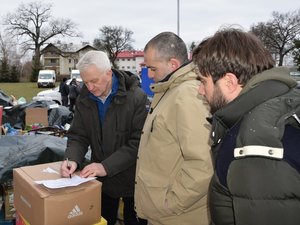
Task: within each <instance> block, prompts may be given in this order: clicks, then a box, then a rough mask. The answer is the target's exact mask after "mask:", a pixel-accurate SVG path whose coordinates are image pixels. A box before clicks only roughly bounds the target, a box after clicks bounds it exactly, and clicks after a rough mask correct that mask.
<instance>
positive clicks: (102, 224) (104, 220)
mask: <svg viewBox="0 0 300 225" xmlns="http://www.w3.org/2000/svg"><path fill="white" fill-rule="evenodd" d="M93 225H107V221H106V219H104V218H103V217H101V220H100V221H99V222H98V223H95V224H93Z"/></svg>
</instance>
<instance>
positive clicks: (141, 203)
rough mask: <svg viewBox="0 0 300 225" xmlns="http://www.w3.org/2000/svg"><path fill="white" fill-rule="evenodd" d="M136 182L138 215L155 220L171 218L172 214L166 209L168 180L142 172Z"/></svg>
mask: <svg viewBox="0 0 300 225" xmlns="http://www.w3.org/2000/svg"><path fill="white" fill-rule="evenodd" d="M136 181H137V187H136V194H135V203H136V208H137V212H138V214H139V215H141V216H145V217H147V218H151V219H153V220H157V219H159V218H161V217H166V216H170V215H171V213H170V212H169V211H168V210H166V209H165V200H166V196H167V192H168V186H169V183H168V179H164V178H163V177H157V175H156V176H154V175H150V176H147V175H146V174H143V173H142V172H140V173H139V174H138V176H137V180H136Z"/></svg>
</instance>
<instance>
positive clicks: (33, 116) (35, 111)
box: [25, 108, 48, 127]
mask: <svg viewBox="0 0 300 225" xmlns="http://www.w3.org/2000/svg"><path fill="white" fill-rule="evenodd" d="M25 114H26V115H25V125H26V126H30V125H32V124H35V123H40V124H42V125H43V126H45V127H47V126H48V109H47V108H26V109H25Z"/></svg>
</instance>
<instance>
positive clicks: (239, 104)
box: [213, 68, 297, 128]
mask: <svg viewBox="0 0 300 225" xmlns="http://www.w3.org/2000/svg"><path fill="white" fill-rule="evenodd" d="M286 73H287V71H286V69H284V68H273V69H270V70H267V71H264V72H262V73H259V74H257V75H255V76H254V77H253V78H252V79H251V80H250V81H249V82H248V83H247V85H246V86H245V87H244V88H243V90H242V91H241V93H240V95H239V96H238V97H237V98H236V99H234V100H233V101H231V102H229V103H228V104H227V105H226V106H225V107H223V108H222V109H219V110H218V111H217V112H216V113H215V114H214V115H213V118H214V119H217V120H218V121H220V120H221V121H222V123H223V125H225V126H226V127H227V128H230V127H232V126H233V125H234V124H235V123H236V122H238V121H239V120H240V119H241V118H242V116H243V115H244V114H245V113H247V112H248V111H250V110H251V109H252V108H254V107H255V106H257V105H259V104H261V103H263V102H264V101H266V100H268V99H271V98H275V97H277V96H280V95H282V94H284V93H286V92H288V91H289V90H290V89H291V88H293V87H295V86H296V85H297V82H296V81H294V80H293V79H292V78H290V77H289V76H288V75H287V74H286Z"/></svg>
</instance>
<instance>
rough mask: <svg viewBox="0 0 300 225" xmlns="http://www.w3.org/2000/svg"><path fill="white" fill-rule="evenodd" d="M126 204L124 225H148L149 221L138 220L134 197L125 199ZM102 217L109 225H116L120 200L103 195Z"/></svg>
mask: <svg viewBox="0 0 300 225" xmlns="http://www.w3.org/2000/svg"><path fill="white" fill-rule="evenodd" d="M122 200H123V202H124V209H123V215H124V224H125V225H147V221H146V220H143V219H140V218H137V215H136V212H135V211H134V199H133V197H127V198H126V197H123V198H122ZM101 201H102V206H101V207H102V213H101V214H102V216H103V218H104V219H106V220H107V225H115V223H116V221H117V215H118V209H119V202H120V198H112V197H110V196H108V195H106V194H104V193H102V200H101Z"/></svg>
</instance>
